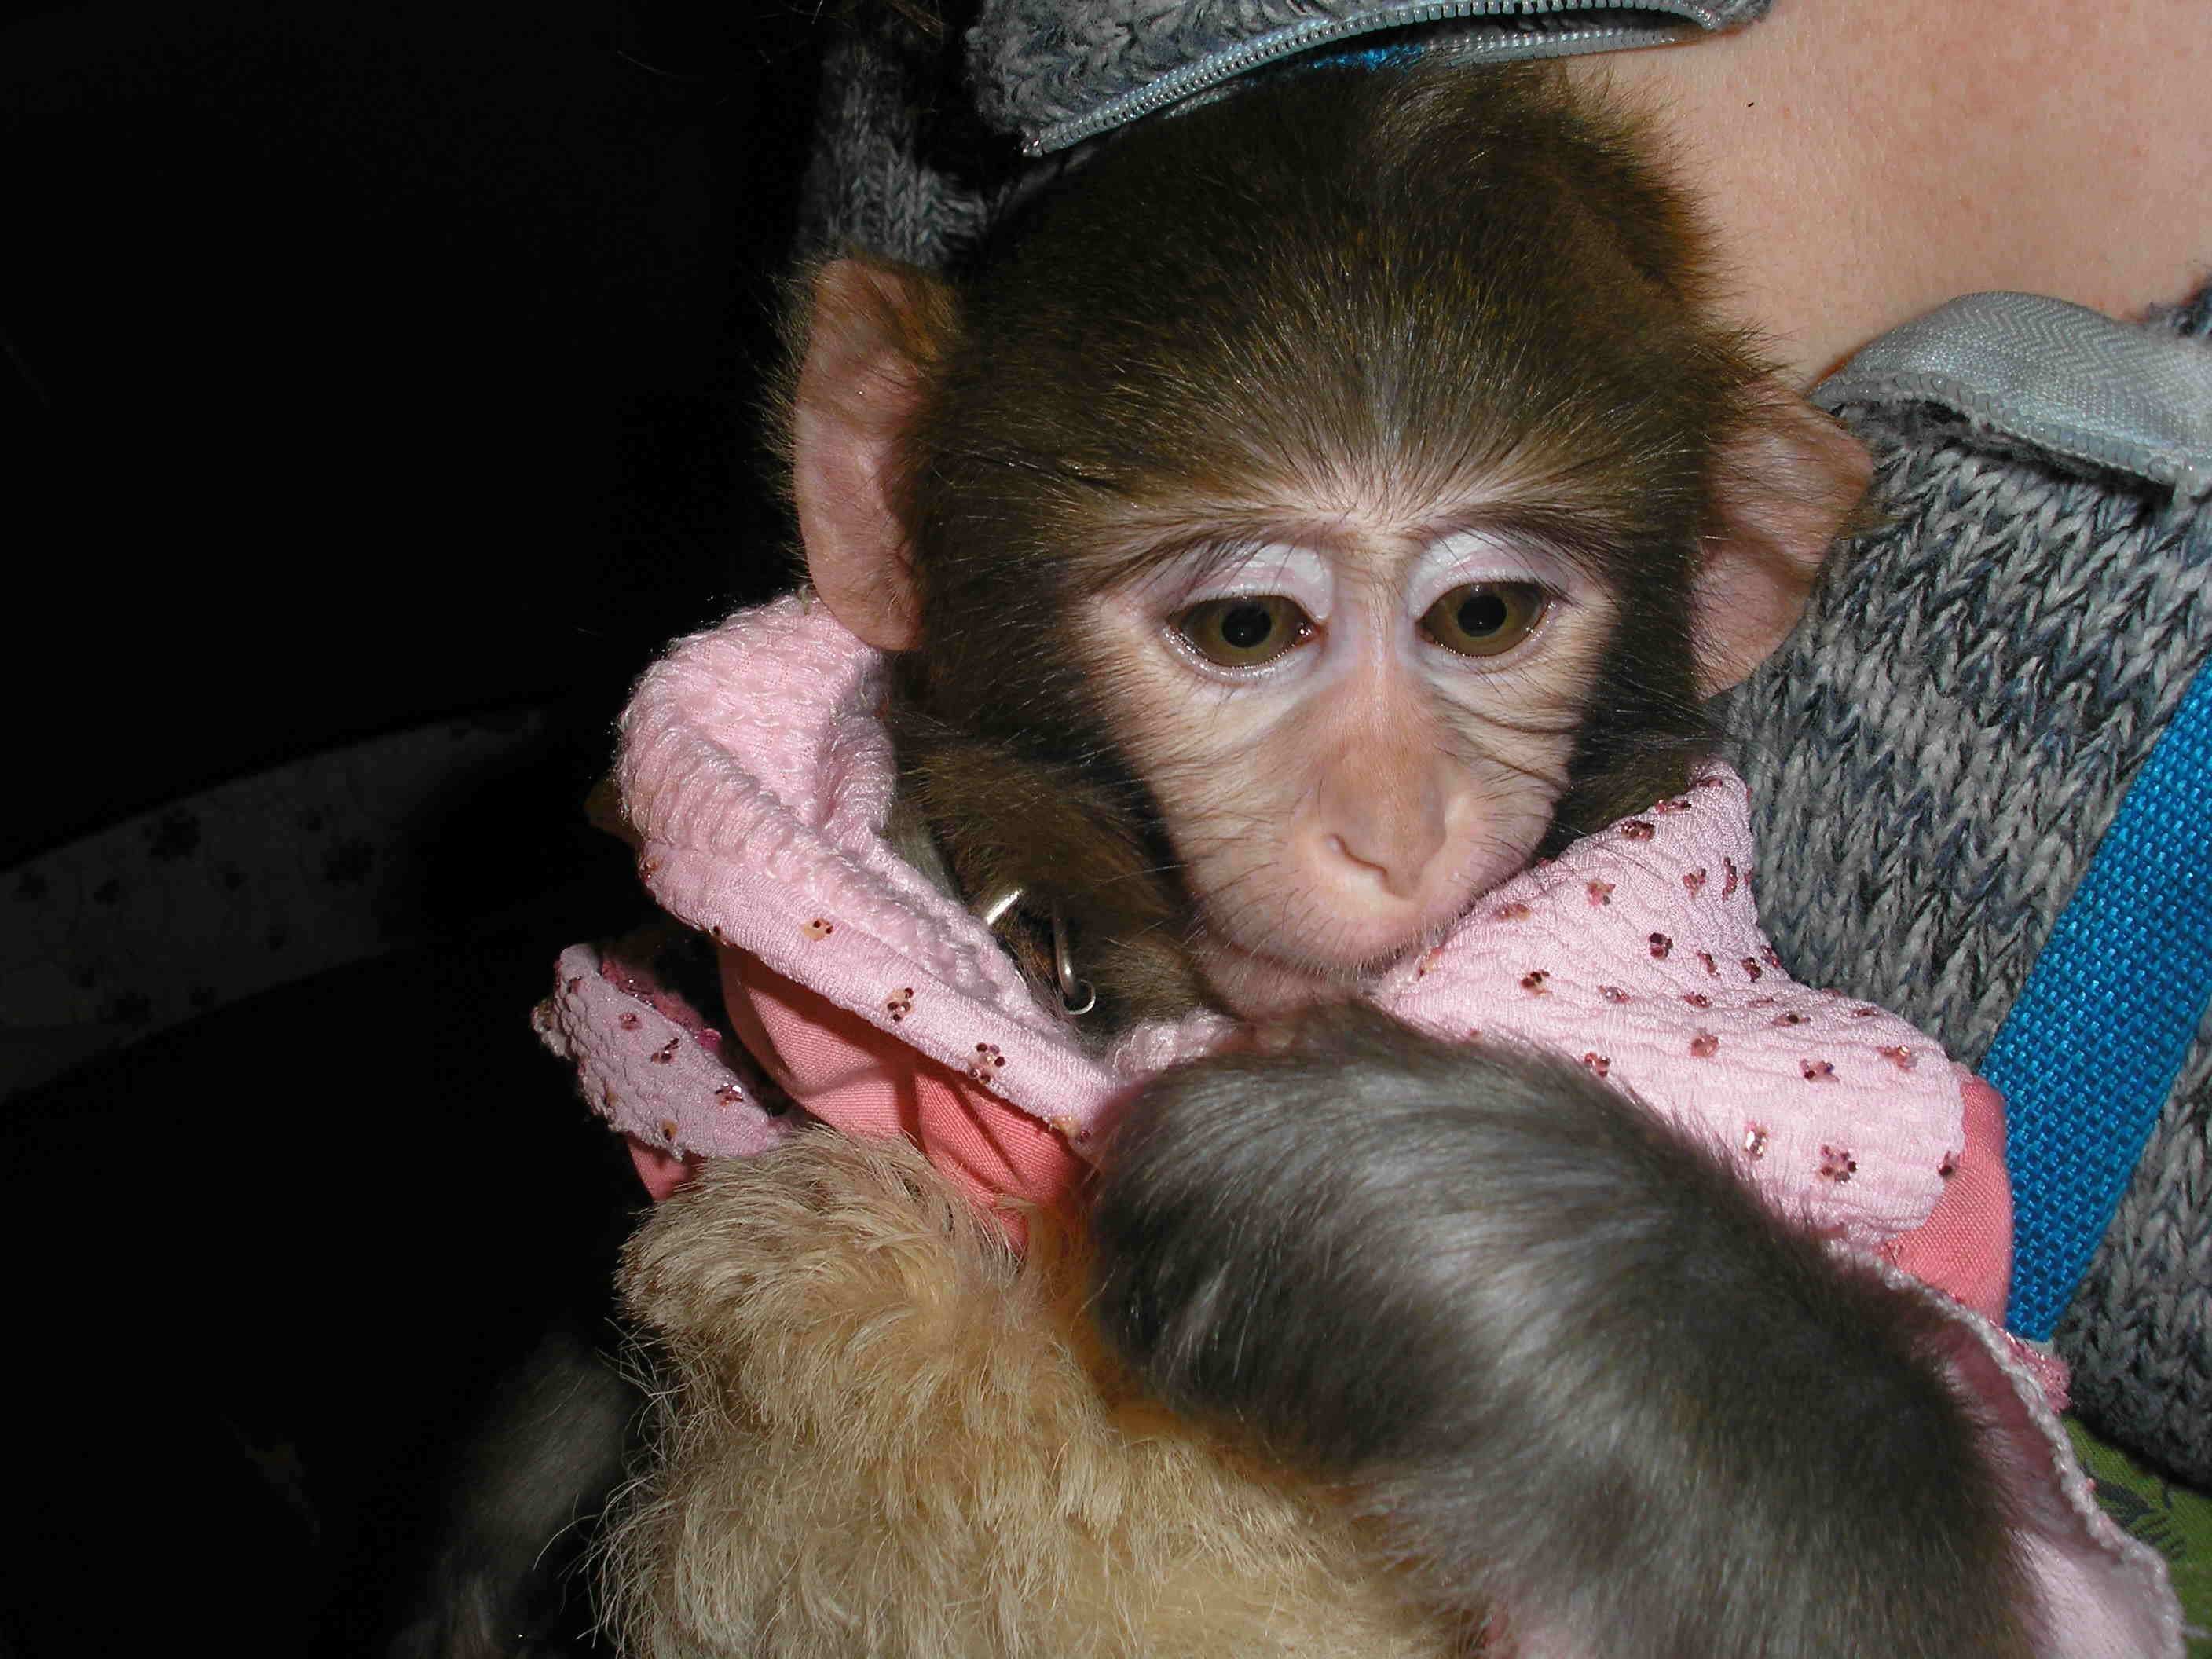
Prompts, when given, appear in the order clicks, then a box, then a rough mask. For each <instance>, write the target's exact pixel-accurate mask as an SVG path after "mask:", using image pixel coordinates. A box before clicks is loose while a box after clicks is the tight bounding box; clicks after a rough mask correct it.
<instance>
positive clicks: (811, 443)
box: [791, 259, 952, 651]
mask: <svg viewBox="0 0 2212 1659" xmlns="http://www.w3.org/2000/svg"><path fill="white" fill-rule="evenodd" d="M811 288H812V301H813V303H812V306H811V310H810V312H809V314H808V317H807V319H806V352H805V357H804V359H803V360H802V361H801V362H800V365H799V384H798V387H797V390H796V392H794V394H793V398H792V410H791V453H792V495H793V500H794V501H795V502H796V503H797V506H798V508H799V537H800V538H801V540H802V541H803V542H804V543H805V548H806V574H807V576H808V578H809V579H810V580H811V581H812V582H813V584H814V587H815V591H816V592H818V593H819V594H820V595H821V596H822V598H823V601H824V602H825V603H827V604H828V605H829V611H830V614H831V615H832V616H834V617H836V618H837V620H838V621H839V622H841V623H844V624H845V626H846V627H848V628H849V629H852V631H853V632H854V634H857V635H859V636H860V638H861V639H863V640H865V641H867V642H868V643H869V644H870V645H872V646H874V647H877V648H878V649H879V650H884V651H908V650H911V649H913V648H914V647H915V646H916V645H918V644H920V643H921V595H920V592H919V590H918V589H917V588H916V586H915V578H914V550H913V546H912V544H911V543H910V541H909V539H908V532H907V526H906V522H905V519H904V516H903V514H902V510H901V503H900V501H899V499H898V467H899V460H900V447H901V446H902V443H903V442H904V441H905V438H906V435H907V431H908V427H909V426H910V424H911V422H912V421H913V418H914V415H915V410H916V409H917V408H918V407H919V406H920V404H921V391H922V385H923V379H924V375H925V374H926V373H927V356H928V354H929V353H930V351H931V350H932V349H933V346H934V345H935V343H937V342H938V341H939V340H941V339H942V337H943V336H944V335H945V333H946V332H948V331H949V330H950V328H951V315H952V308H951V296H950V295H949V293H948V292H947V291H946V289H945V287H944V285H943V284H942V283H939V282H938V281H937V280H936V279H934V278H933V277H931V276H927V274H926V273H924V272H921V271H919V270H908V269H905V268H903V267H896V266H891V265H887V264H876V263H873V262H871V261H864V260H860V259H836V260H832V261H831V262H829V264H825V265H823V267H822V268H821V269H820V270H817V272H816V273H815V275H814V278H813V282H812V285H811Z"/></svg>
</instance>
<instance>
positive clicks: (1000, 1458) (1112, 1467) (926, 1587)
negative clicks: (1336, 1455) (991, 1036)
mask: <svg viewBox="0 0 2212 1659" xmlns="http://www.w3.org/2000/svg"><path fill="white" fill-rule="evenodd" d="M1030 1237H1031V1244H1030V1250H1029V1252H1028V1254H1027V1255H1026V1257H1017V1256H1016V1255H1014V1253H1013V1252H1012V1251H1011V1250H1010V1249H1008V1248H1007V1247H1006V1244H1005V1243H1004V1242H1003V1241H1002V1240H1001V1239H1000V1237H998V1235H997V1233H996V1232H995V1231H994V1229H993V1228H992V1227H991V1226H990V1225H989V1224H988V1223H987V1221H985V1220H983V1219H982V1218H979V1217H978V1216H976V1215H975V1212H973V1211H972V1210H971V1209H970V1207H969V1205H968V1204H967V1202H966V1201H965V1200H963V1198H961V1197H960V1195H959V1194H957V1192H956V1191H955V1190H954V1189H953V1188H951V1187H950V1186H948V1185H947V1184H946V1183H945V1181H944V1179H943V1178H942V1177H941V1176H939V1175H938V1174H937V1172H936V1171H935V1170H933V1169H932V1168H931V1167H930V1166H929V1164H927V1162H926V1161H924V1160H923V1159H922V1158H921V1156H920V1155H919V1154H918V1153H916V1152H914V1151H913V1150H912V1149H911V1148H910V1147H908V1146H906V1145H905V1143H903V1142H897V1143H889V1142H876V1143H862V1142H858V1141H854V1140H852V1139H846V1138H844V1137H842V1136H837V1135H834V1134H830V1133H826V1132H824V1133H805V1134H802V1135H799V1136H798V1137H796V1138H795V1139H793V1140H792V1141H790V1142H788V1143H787V1144H786V1145H785V1146H782V1147H780V1148H779V1149H777V1150H775V1151H774V1152H768V1153H765V1154H763V1155H762V1156H760V1157H758V1158H750V1159H739V1160H727V1161H723V1162H719V1163H714V1164H709V1165H708V1167H707V1168H706V1169H705V1170H704V1171H703V1172H702V1175H701V1176H700V1178H699V1179H698V1181H697V1182H696V1183H695V1184H694V1185H693V1186H692V1187H691V1188H689V1189H688V1190H686V1191H684V1192H683V1193H681V1194H678V1195H677V1196H676V1197H674V1198H672V1199H671V1200H669V1201H668V1202H666V1203H665V1204H663V1205H661V1206H659V1208H658V1209H657V1210H656V1211H655V1212H653V1214H652V1216H651V1217H650V1218H648V1219H647V1221H646V1223H645V1224H644V1225H643V1226H642V1227H641V1229H640V1231H639V1232H638V1234H637V1236H636V1237H635V1238H634V1239H633V1240H632V1241H631V1243H630V1246H629V1252H628V1257H627V1262H626V1266H625V1269H624V1273H623V1292H624V1295H625V1297H627V1299H628V1302H629V1307H630V1310H631V1312H632V1313H633V1314H634V1315H635V1317H636V1319H637V1320H638V1321H639V1322H640V1323H641V1325H642V1326H643V1327H644V1328H646V1330H647V1332H648V1333H649V1334H650V1335H651V1336H652V1337H653V1339H654V1340H655V1341H656V1342H657V1344H658V1345H659V1352H658V1353H657V1354H656V1355H655V1365H656V1370H657V1372H658V1381H659V1385H660V1387H661V1389H662V1393H661V1395H660V1408H661V1409H660V1413H659V1417H660V1422H659V1442H658V1445H657V1449H656V1452H655V1455H654V1459H653V1464H652V1467H651V1468H650V1469H649V1470H648V1472H647V1474H646V1475H645V1476H644V1478H643V1479H642V1480H641V1481H640V1482H639V1483H638V1485H637V1486H636V1487H635V1489H634V1490H633V1491H632V1492H631V1494H630V1496H629V1499H628V1501H627V1502H626V1503H625V1504H624V1505H623V1513H622V1518H621V1520H620V1522H619V1523H618V1524H617V1527H616V1528H615V1529H614V1530H613V1532H612V1534H611V1540H610V1542H609V1543H608V1545H607V1547H606V1553H605V1561H604V1564H603V1565H604V1569H605V1576H606V1582H607V1588H608V1591H609V1595H610V1603H611V1605H610V1617H611V1620H612V1621H613V1622H614V1624H615V1625H616V1626H617V1629H618V1630H619V1631H620V1632H621V1634H622V1636H623V1640H624V1641H625V1643H626V1645H627V1648H628V1650H630V1651H632V1652H635V1653H636V1654H638V1655H641V1656H652V1659H674V1656H678V1655H682V1656H695V1655H724V1656H737V1655H744V1656H749V1659H750V1656H755V1655H761V1656H777V1659H797V1656H825V1659H826V1656H838V1659H848V1656H855V1655H884V1656H917V1659H925V1656H926V1659H938V1656H945V1659H968V1656H976V1659H984V1656H1000V1655H1005V1656H1016V1655H1023V1656H1028V1655H1034V1656H1040V1659H1045V1656H1049V1659H1105V1656H1138V1655H1143V1656H1182V1655H1188V1656H1191V1659H1201V1656H1204V1659H1219V1656H1225V1655H1239V1654H1286V1655H1289V1654H1294V1655H1301V1656H1304V1655H1315V1656H1321V1655H1327V1656H1343V1659H1355V1656H1356V1659H1369V1656H1385V1655H1388V1656H1416V1655H1419V1656H1442V1655H1449V1654H1453V1653H1456V1652H1460V1651H1462V1647H1461V1646H1460V1645H1459V1644H1456V1643H1455V1639H1454V1638H1452V1637H1451V1636H1450V1635H1449V1633H1447V1632H1443V1631H1441V1630H1439V1629H1438V1628H1437V1627H1436V1626H1433V1625H1431V1623H1430V1622H1429V1620H1427V1619H1426V1618H1425V1616H1424V1615H1423V1614H1422V1613H1420V1612H1419V1609H1418V1608H1417V1607H1415V1606H1414V1605H1413V1601H1412V1598H1411V1595H1410V1594H1409V1592H1408V1591H1407V1589H1406V1588H1405V1586H1403V1585H1402V1584H1401V1583H1400V1582H1399V1581H1398V1580H1397V1579H1396V1578H1395V1577H1393V1576H1392V1575H1390V1574H1389V1573H1388V1572H1378V1571H1376V1569H1375V1568H1374V1566H1373V1565H1372V1559H1371V1557H1369V1556H1366V1555H1364V1554H1363V1553H1362V1551H1361V1548H1360V1545H1359V1541H1358V1535H1357V1532H1356V1526H1355V1523H1354V1522H1352V1520H1351V1519H1350V1518H1348V1517H1347V1516H1346V1515H1345V1514H1344V1513H1343V1512H1342V1511H1341V1510H1340V1509H1338V1508H1337V1507H1336V1506H1335V1505H1334V1504H1333V1503H1332V1502H1331V1501H1330V1500H1329V1499H1328V1498H1327V1496H1326V1495H1324V1494H1322V1493H1321V1492H1317V1491H1316V1490H1315V1489H1313V1488H1311V1487H1308V1486H1301V1485H1299V1484H1298V1483H1297V1482H1295V1481H1293V1480H1288V1479H1286V1478H1284V1477H1282V1476H1280V1475H1278V1474H1273V1473H1271V1472H1270V1471H1268V1470H1267V1469H1266V1468H1263V1467H1261V1466H1260V1465H1259V1464H1257V1463H1256V1462H1253V1461H1251V1460H1249V1459H1246V1458H1243V1457H1240V1456H1239V1455H1237V1454H1235V1453H1234V1452H1232V1451H1231V1450H1230V1449H1228V1448H1226V1447H1225V1445H1224V1444H1223V1443H1220V1442H1219V1441H1218V1440H1216V1439H1213V1438H1211V1437H1206V1436H1204V1435H1202V1434H1200V1433H1199V1432H1197V1431H1194V1430H1192V1429H1191V1428H1189V1427H1188V1425H1183V1424H1181V1423H1179V1422H1177V1421H1176V1420H1175V1419H1172V1418H1170V1417H1169V1416H1168V1415H1166V1414H1165V1413H1163V1412H1162V1411H1160V1410H1159V1409H1158V1407H1152V1406H1151V1405H1149V1404H1147V1403H1146V1401H1143V1400H1142V1399H1141V1398H1139V1397H1138V1396H1137V1395H1135V1393H1134V1392H1133V1389H1131V1388H1130V1386H1129V1385H1128V1383H1127V1379H1126V1377H1125V1376H1123V1374H1122V1373H1121V1371H1120V1370H1119V1369H1118V1367H1117V1366H1115V1364H1114V1363H1113V1362H1112V1361H1110V1360H1109V1358H1106V1357H1105V1356H1104V1355H1103V1354H1102V1353H1101V1352H1099V1350H1098V1346H1097V1343H1096V1340H1095V1339H1094V1338H1093V1337H1092V1336H1091V1332H1090V1327H1089V1325H1088V1322H1086V1321H1085V1319H1084V1318H1083V1317H1082V1315H1081V1308H1080V1299H1081V1297H1082V1295H1083V1289H1084V1283H1085V1271H1084V1264H1083V1262H1082V1261H1080V1260H1079V1259H1078V1257H1077V1255H1076V1254H1075V1251H1074V1247H1073V1242H1072V1240H1071V1239H1070V1237H1069V1236H1068V1234H1067V1233H1066V1231H1065V1230H1064V1229H1063V1228H1062V1227H1060V1226H1059V1225H1056V1224H1055V1223H1054V1220H1053V1218H1050V1217H1045V1216H1039V1217H1036V1218H1032V1220H1031V1223H1030Z"/></svg>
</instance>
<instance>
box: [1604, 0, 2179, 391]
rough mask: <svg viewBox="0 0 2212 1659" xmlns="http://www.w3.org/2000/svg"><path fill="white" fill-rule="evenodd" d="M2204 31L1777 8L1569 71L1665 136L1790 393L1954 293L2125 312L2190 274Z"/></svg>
mask: <svg viewBox="0 0 2212 1659" xmlns="http://www.w3.org/2000/svg"><path fill="white" fill-rule="evenodd" d="M2208 22H2212V20H2208V19H2207V17H2206V16H2205V15H2204V13H2203V9H2202V7H2201V5H2199V4H2197V3H2196V0H2098V3H2094V4H2090V3H2084V0H2017V3H2003V4H1999V3H1996V0H1929V3H1921V4H1917V5H1906V6H1873V5H1868V4H1864V3H1858V0H1777V3H1776V5H1775V7H1774V9H1773V10H1772V12H1771V14H1769V15H1768V16H1767V17H1766V18H1765V21H1761V22H1759V24H1757V25H1756V26H1754V27H1750V28H1747V29H1743V30H1741V31H1738V32H1736V33H1731V34H1728V35H1724V36H1721V37H1717V38H1711V37H1708V38H1706V39H1704V40H1699V41H1697V42H1695V43H1693V44H1692V45H1691V46H1677V47H1668V48H1663V49H1659V50H1655V51H1648V52H1626V53H1619V54H1614V55H1613V56H1610V57H1607V58H1601V59H1600V58H1584V59H1577V60H1574V61H1573V62H1572V64H1571V66H1570V72H1571V73H1572V74H1573V75H1575V76H1578V77H1580V78H1583V79H1585V80H1599V81H1607V80H1609V81H1610V82H1612V83H1613V84H1614V85H1615V86H1617V87H1619V88H1621V89H1622V90H1623V91H1624V92H1626V93H1627V94H1629V95H1630V96H1631V98H1632V99H1633V100H1637V101H1638V102H1640V103H1642V104H1644V106H1647V107H1649V108H1650V110H1651V111H1652V112H1653V113H1654V114H1655V116H1656V118H1657V119H1658V121H1659V123H1660V125H1661V127H1662V131H1667V132H1669V133H1670V134H1671V135H1672V136H1673V137H1674V140H1675V141H1676V149H1677V153H1678V155H1679V156H1680V170H1681V176H1682V178H1683V180H1684V182H1685V183H1686V184H1688V185H1690V186H1691V187H1692V190H1693V191H1695V192H1696V193H1697V194H1698V195H1699V197H1701V198H1702V199H1703V200H1704V202H1705V206H1706V210H1707V213H1708V215H1709V217H1710V220H1711V225H1712V228H1713V232H1714V237H1715V243H1716V251H1717V254H1718V256H1719V266H1720V270H1721V272H1722V275H1723V280H1724V283H1725V291H1724V293H1723V295H1722V301H1723V306H1724V307H1726V308H1727V309H1728V311H1729V313H1731V314H1733V315H1734V316H1735V317H1737V318H1739V319H1741V320H1742V321H1744V322H1745V323H1747V324H1749V325H1752V326H1753V327H1754V328H1756V329H1758V330H1759V331H1760V332H1761V333H1762V334H1763V335H1764V336H1765V339H1766V342H1767V345H1768V348H1769V351H1770V355H1771V356H1772V357H1773V358H1774V359H1775V360H1776V361H1777V362H1778V363H1779V364H1780V365H1781V366H1782V368H1784V371H1785V373H1786V374H1788V375H1789V376H1790V378H1791V379H1792V380H1794V381H1796V383H1798V384H1801V385H1809V384H1810V383H1811V382H1812V381H1814V380H1817V379H1818V378H1819V377H1820V375H1822V374H1826V373H1827V372H1828V371H1829V370H1831V369H1832V368H1835V367H1836V366H1837V365H1838V363H1839V362H1842V361H1843V360H1844V358H1845V357H1847V356H1850V353H1851V352H1852V351H1854V350H1856V349H1857V348H1858V347H1859V346H1861V345H1863V344H1864V343H1866V342H1867V341H1868V340H1869V339H1871V338H1873V337H1875V335H1877V334H1880V333H1881V332H1882V331H1884V330H1886V329H1888V328H1891V327H1893V326H1895V325H1897V324H1899V323H1901V322H1904V321H1906V320H1907V319H1911V318H1912V317H1915V316H1917V315H1918V314H1920V313H1922V312H1924V311H1927V310H1929V308H1930V307H1934V306H1936V305H1939V304H1941V303H1942V302H1943V301H1946V300H1948V299H1951V298H1953V297H1954V296H1956V295H1960V294H1966V293H1972V292H1974V291H1976V290H1979V289H2026V290H2029V291H2032V292H2035V293H2040V294H2048V295H2055V296H2057V297H2058V298H2060V299H2066V300H2072V301H2076V302H2077V303H2079V304H2081V305H2086V306H2090V307H2094V308H2095V309H2097V310H2100V311H2103V312H2105V313H2108V314H2110V315H2113V316H2117V317H2128V316H2132V315H2135V314H2137V313H2140V312H2141V310H2142V307H2144V306H2145V305H2147V304H2149V303H2153V302H2155V301H2160V300H2173V299H2179V298H2181V297H2183V296H2184V295H2186V294H2187V293H2188V292H2190V291H2191V289H2193V288H2194V287H2195V286H2196V285H2197V284H2199V283H2202V282H2203V280H2204V278H2205V276H2206V275H2207V273H2208V271H2212V27H2208V26H2207V25H2208Z"/></svg>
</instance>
